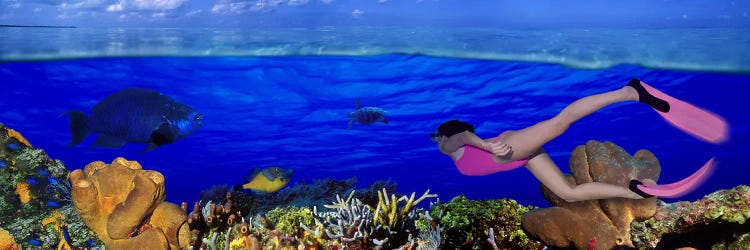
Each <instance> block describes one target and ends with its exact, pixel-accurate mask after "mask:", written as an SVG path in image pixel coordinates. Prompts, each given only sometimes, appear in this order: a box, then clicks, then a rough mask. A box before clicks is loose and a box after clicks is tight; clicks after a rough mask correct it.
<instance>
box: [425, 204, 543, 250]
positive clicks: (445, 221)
mask: <svg viewBox="0 0 750 250" xmlns="http://www.w3.org/2000/svg"><path fill="white" fill-rule="evenodd" d="M532 208H533V207H532V206H521V205H519V204H518V203H517V202H516V201H515V200H512V199H498V200H483V201H474V200H469V199H467V198H466V196H463V195H460V196H456V197H454V198H453V199H452V200H451V201H450V202H448V203H443V204H437V205H435V206H434V207H433V208H432V210H431V211H430V215H431V216H432V217H433V218H435V220H437V222H438V224H439V225H441V226H442V227H443V228H442V236H443V239H444V245H443V249H459V248H460V249H493V244H491V243H490V242H489V241H488V239H489V238H490V235H489V232H490V229H493V230H492V231H493V232H494V243H495V244H494V245H496V246H497V247H499V248H500V249H538V248H539V246H540V243H539V242H536V241H534V240H531V239H530V238H529V237H528V236H527V235H526V234H525V233H524V232H523V230H522V229H521V217H522V216H523V215H524V214H525V213H526V212H528V211H529V210H530V209H532Z"/></svg>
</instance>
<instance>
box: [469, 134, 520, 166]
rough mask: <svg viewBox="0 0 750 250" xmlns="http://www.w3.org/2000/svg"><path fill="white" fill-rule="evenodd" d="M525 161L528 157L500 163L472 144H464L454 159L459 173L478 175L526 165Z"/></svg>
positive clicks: (498, 137)
mask: <svg viewBox="0 0 750 250" xmlns="http://www.w3.org/2000/svg"><path fill="white" fill-rule="evenodd" d="M502 135H503V134H500V135H498V136H497V137H496V138H495V140H493V141H492V142H496V141H497V140H498V139H500V136H502ZM527 162H529V157H526V158H523V159H520V160H517V161H514V162H509V163H505V164H500V163H497V162H495V160H493V159H492V153H490V152H488V151H486V150H484V149H481V148H477V147H475V146H472V145H464V154H463V155H461V158H458V160H457V161H456V167H457V168H458V171H459V172H461V174H464V175H471V176H480V175H488V174H494V173H497V172H502V171H508V170H513V169H516V168H519V167H522V166H523V165H526V163H527Z"/></svg>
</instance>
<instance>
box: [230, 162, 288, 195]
mask: <svg viewBox="0 0 750 250" xmlns="http://www.w3.org/2000/svg"><path fill="white" fill-rule="evenodd" d="M292 172H293V171H292V170H291V169H282V168H279V167H277V166H271V167H267V168H264V169H263V170H260V171H258V170H257V169H255V170H253V171H252V172H251V173H250V175H248V178H247V181H248V182H247V183H245V184H243V185H242V188H243V189H250V190H253V191H256V192H264V193H273V192H276V191H278V190H279V189H281V188H283V187H285V186H286V184H288V183H289V180H290V179H291V177H292Z"/></svg>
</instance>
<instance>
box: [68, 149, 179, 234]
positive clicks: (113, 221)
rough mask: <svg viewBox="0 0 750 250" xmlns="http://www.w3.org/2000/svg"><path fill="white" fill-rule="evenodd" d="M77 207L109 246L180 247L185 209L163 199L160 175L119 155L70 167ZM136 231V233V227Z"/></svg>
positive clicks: (163, 193) (88, 223)
mask: <svg viewBox="0 0 750 250" xmlns="http://www.w3.org/2000/svg"><path fill="white" fill-rule="evenodd" d="M70 181H71V184H72V187H73V191H72V196H73V203H74V204H75V207H76V210H77V211H78V213H79V214H80V215H81V218H82V219H83V221H84V222H85V223H86V225H88V226H89V227H90V228H91V229H92V231H94V232H96V233H97V234H98V235H99V238H100V239H101V240H102V241H103V242H104V244H105V245H106V247H107V249H183V248H186V247H187V246H188V244H189V242H190V236H189V232H190V229H189V228H188V225H187V223H186V219H187V214H186V213H185V211H183V210H182V209H180V208H179V206H177V205H176V204H172V203H168V202H164V198H165V196H166V194H165V191H164V176H163V175H162V174H161V173H159V172H156V171H152V170H143V169H142V167H141V165H140V164H139V163H138V162H136V161H128V160H126V159H124V158H122V157H118V158H117V159H115V160H114V161H112V164H110V165H107V164H105V163H104V162H101V161H96V162H92V163H90V164H88V165H86V167H85V168H84V169H83V170H81V169H76V170H74V171H73V172H71V173H70ZM134 232H135V233H134Z"/></svg>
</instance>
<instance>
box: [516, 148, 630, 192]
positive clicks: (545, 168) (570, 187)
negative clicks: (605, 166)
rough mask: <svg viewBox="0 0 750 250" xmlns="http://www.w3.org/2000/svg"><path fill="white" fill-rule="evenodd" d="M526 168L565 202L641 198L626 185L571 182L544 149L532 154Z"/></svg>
mask: <svg viewBox="0 0 750 250" xmlns="http://www.w3.org/2000/svg"><path fill="white" fill-rule="evenodd" d="M526 168H528V169H529V171H531V173H532V174H534V176H535V177H536V178H537V179H538V180H539V181H540V182H541V183H542V184H544V186H546V187H547V188H549V189H550V191H552V192H553V193H555V194H556V195H557V196H558V197H560V198H561V199H563V200H565V201H567V202H575V201H585V200H597V199H607V198H615V197H622V198H630V199H641V198H643V197H641V196H639V195H638V194H636V193H634V192H632V191H630V189H628V188H626V187H621V186H617V185H612V184H607V183H601V182H589V183H584V184H580V185H575V184H572V183H570V182H568V180H567V179H566V177H565V175H563V173H562V172H560V168H558V167H557V165H556V164H555V162H553V161H552V159H550V158H549V155H547V152H544V150H539V151H538V152H537V153H536V154H534V155H533V156H532V157H531V159H529V162H528V163H526Z"/></svg>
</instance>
